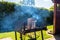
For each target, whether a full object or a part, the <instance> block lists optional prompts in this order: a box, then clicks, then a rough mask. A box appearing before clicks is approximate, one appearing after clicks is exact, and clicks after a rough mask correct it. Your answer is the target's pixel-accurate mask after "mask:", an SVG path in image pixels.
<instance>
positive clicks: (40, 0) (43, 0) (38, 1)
mask: <svg viewBox="0 0 60 40" xmlns="http://www.w3.org/2000/svg"><path fill="white" fill-rule="evenodd" d="M5 1H9V2H15V3H19V2H20V0H5ZM52 5H53V3H52V1H51V0H35V6H36V7H44V8H47V9H48V8H50V7H51V6H52Z"/></svg>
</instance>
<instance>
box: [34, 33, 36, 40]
mask: <svg viewBox="0 0 60 40" xmlns="http://www.w3.org/2000/svg"><path fill="white" fill-rule="evenodd" d="M34 35H35V40H36V32H34Z"/></svg>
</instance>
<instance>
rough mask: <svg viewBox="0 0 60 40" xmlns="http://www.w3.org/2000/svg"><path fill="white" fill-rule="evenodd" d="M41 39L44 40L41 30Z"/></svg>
mask: <svg viewBox="0 0 60 40" xmlns="http://www.w3.org/2000/svg"><path fill="white" fill-rule="evenodd" d="M41 37H42V40H44V37H43V31H42V30H41Z"/></svg>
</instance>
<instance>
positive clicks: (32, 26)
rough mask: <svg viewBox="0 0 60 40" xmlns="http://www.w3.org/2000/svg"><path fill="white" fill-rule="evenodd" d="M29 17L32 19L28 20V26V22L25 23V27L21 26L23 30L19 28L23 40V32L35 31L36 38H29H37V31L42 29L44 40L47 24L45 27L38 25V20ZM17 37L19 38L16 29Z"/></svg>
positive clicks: (33, 39) (34, 39)
mask: <svg viewBox="0 0 60 40" xmlns="http://www.w3.org/2000/svg"><path fill="white" fill-rule="evenodd" d="M28 19H30V20H28V22H27V26H26V23H23V28H21V31H20V30H19V32H20V38H21V40H23V39H22V34H23V35H25V34H26V33H30V32H34V35H35V38H32V39H29V40H36V31H41V36H42V40H44V37H43V30H47V27H46V25H44V26H45V27H36V20H34V19H32V18H28ZM15 38H16V40H17V35H16V31H15Z"/></svg>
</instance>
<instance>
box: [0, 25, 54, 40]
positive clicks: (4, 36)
mask: <svg viewBox="0 0 60 40" xmlns="http://www.w3.org/2000/svg"><path fill="white" fill-rule="evenodd" d="M47 28H48V30H53V25H50V26H47ZM33 34H34V33H31V35H33ZM43 34H44V39H47V38H51V37H52V36H50V35H48V34H47V31H43ZM36 35H37V36H36V37H37V40H41V33H40V31H37V32H36ZM38 36H40V37H38ZM7 37H11V38H12V39H13V40H15V34H14V31H12V32H5V33H0V39H1V38H7ZM24 37H25V39H26V40H27V39H29V37H28V34H26V35H25V36H24V35H23V39H24ZM32 37H34V35H33V36H32ZM17 38H18V40H20V34H19V33H18V32H17Z"/></svg>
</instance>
